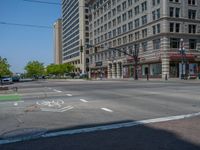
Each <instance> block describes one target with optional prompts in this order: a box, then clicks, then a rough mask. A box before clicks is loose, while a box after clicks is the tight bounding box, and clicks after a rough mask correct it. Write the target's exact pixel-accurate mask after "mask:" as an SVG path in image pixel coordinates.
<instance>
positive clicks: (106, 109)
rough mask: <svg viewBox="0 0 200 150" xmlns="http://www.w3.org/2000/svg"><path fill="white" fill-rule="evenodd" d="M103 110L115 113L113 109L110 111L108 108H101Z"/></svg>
mask: <svg viewBox="0 0 200 150" xmlns="http://www.w3.org/2000/svg"><path fill="white" fill-rule="evenodd" d="M101 109H102V110H104V111H107V112H113V111H112V110H111V109H108V108H101Z"/></svg>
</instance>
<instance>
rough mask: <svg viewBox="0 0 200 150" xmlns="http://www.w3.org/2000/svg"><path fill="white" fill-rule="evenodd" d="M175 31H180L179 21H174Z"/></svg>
mask: <svg viewBox="0 0 200 150" xmlns="http://www.w3.org/2000/svg"><path fill="white" fill-rule="evenodd" d="M176 32H180V23H176Z"/></svg>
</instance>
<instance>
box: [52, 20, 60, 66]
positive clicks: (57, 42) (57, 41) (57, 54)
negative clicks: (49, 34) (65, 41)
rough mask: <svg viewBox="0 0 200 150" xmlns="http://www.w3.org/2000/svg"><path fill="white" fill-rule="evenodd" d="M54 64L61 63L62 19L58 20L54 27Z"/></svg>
mask: <svg viewBox="0 0 200 150" xmlns="http://www.w3.org/2000/svg"><path fill="white" fill-rule="evenodd" d="M53 27H54V64H61V63H62V19H58V20H57V21H56V22H55V23H54V25H53Z"/></svg>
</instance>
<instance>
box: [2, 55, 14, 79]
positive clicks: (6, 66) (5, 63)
mask: <svg viewBox="0 0 200 150" xmlns="http://www.w3.org/2000/svg"><path fill="white" fill-rule="evenodd" d="M9 68H10V65H9V64H8V61H7V59H6V58H2V57H1V56H0V78H1V77H3V76H9V75H11V74H12V73H11V71H10V69H9Z"/></svg>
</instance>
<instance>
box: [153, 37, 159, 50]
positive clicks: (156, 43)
mask: <svg viewBox="0 0 200 150" xmlns="http://www.w3.org/2000/svg"><path fill="white" fill-rule="evenodd" d="M153 49H160V39H156V40H153Z"/></svg>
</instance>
